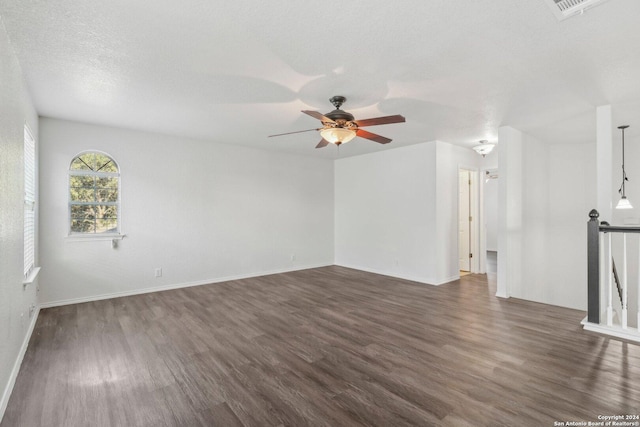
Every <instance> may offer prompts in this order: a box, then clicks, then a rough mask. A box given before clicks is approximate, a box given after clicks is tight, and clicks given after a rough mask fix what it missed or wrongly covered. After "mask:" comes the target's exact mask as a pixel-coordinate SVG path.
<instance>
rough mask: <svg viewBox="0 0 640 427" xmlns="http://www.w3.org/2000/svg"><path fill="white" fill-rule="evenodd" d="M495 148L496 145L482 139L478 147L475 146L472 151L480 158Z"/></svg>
mask: <svg viewBox="0 0 640 427" xmlns="http://www.w3.org/2000/svg"><path fill="white" fill-rule="evenodd" d="M495 146H496V144H491V143H489V141H487V140H486V139H483V140H482V141H480V144H479V145H476V146H475V147H473V150H474V151H475V152H476V153H478V154H480V155H481V156H482V157H484V156H486V155H487V154H489V153H490V152H492V151H493V149H494V148H495Z"/></svg>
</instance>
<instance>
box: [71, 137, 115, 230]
mask: <svg viewBox="0 0 640 427" xmlns="http://www.w3.org/2000/svg"><path fill="white" fill-rule="evenodd" d="M91 153H96V154H101V155H103V156H106V157H108V158H110V159H111V161H112V162H113V164H114V165H115V166H116V168H117V170H118V172H94V171H83V170H71V165H72V164H73V161H74V160H75V159H76V158H78V157H80V156H82V155H84V154H91ZM81 175H84V176H96V177H99V178H100V177H104V178H118V199H117V200H116V201H115V202H100V203H97V202H95V203H94V202H91V203H87V202H77V201H73V200H71V176H81ZM67 198H68V203H67V208H68V212H67V227H68V228H67V230H68V235H67V236H68V237H69V238H72V239H77V240H83V241H84V240H117V239H123V238H124V237H125V235H124V234H122V210H121V207H122V205H121V203H120V201H121V198H122V180H121V175H120V165H119V164H118V162H117V161H116V159H115V158H114V157H113V156H112V155H111V154H109V153H106V152H104V151H100V150H85V151H81V152H80V153H78V154H76V155H75V156H73V158H72V159H71V161H70V162H69V169H68V179H67ZM92 203H93V204H96V205H98V204H100V205H112V206H116V207H117V218H116V224H117V225H116V231H115V232H111V233H81V232H74V231H71V206H73V205H91V204H92Z"/></svg>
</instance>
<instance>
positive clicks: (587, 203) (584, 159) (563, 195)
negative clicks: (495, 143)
mask: <svg viewBox="0 0 640 427" xmlns="http://www.w3.org/2000/svg"><path fill="white" fill-rule="evenodd" d="M499 147H500V150H502V151H501V157H500V165H501V166H500V178H499V181H500V183H499V184H500V188H499V191H500V194H499V197H500V200H501V203H500V208H499V209H500V219H499V221H500V236H499V238H498V240H499V241H498V245H499V249H498V254H499V261H498V292H499V295H500V296H512V297H516V298H522V299H527V300H531V301H537V302H542V303H546V304H552V305H559V306H563V307H570V308H576V309H581V310H585V309H586V303H587V301H586V283H587V278H586V274H587V264H586V222H587V220H588V212H589V210H590V209H591V208H592V207H593V206H595V204H596V202H597V200H596V177H595V173H594V171H595V167H596V156H595V153H596V148H595V143H593V142H586V143H584V144H555V143H547V142H544V141H540V140H537V139H535V138H533V137H531V136H529V135H527V134H524V133H522V132H519V131H517V130H515V129H512V128H501V129H500V145H499ZM503 158H504V162H503ZM503 201H504V202H503ZM501 291H502V292H504V294H500V292H501Z"/></svg>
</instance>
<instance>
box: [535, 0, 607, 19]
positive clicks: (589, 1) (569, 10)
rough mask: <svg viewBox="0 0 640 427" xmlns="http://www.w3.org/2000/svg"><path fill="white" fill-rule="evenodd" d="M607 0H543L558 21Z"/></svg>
mask: <svg viewBox="0 0 640 427" xmlns="http://www.w3.org/2000/svg"><path fill="white" fill-rule="evenodd" d="M606 1H607V0H545V2H546V3H547V4H548V5H549V7H550V8H551V10H553V13H554V14H555V15H556V18H558V20H559V21H562V20H563V19H567V18H570V17H572V16H574V15H577V14H579V13H582V12H583V11H585V10H586V9H589V8H591V7H594V6H597V5H599V4H602V3H604V2H606Z"/></svg>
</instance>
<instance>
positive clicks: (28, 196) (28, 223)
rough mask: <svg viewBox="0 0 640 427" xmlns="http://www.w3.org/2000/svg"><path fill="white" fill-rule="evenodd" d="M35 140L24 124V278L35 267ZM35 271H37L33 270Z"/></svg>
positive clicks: (30, 273)
mask: <svg viewBox="0 0 640 427" xmlns="http://www.w3.org/2000/svg"><path fill="white" fill-rule="evenodd" d="M36 191H37V182H36V141H35V138H34V137H33V134H32V133H31V130H30V129H29V126H27V125H26V124H25V125H24V227H23V228H24V267H23V273H24V279H25V281H27V280H28V279H29V277H30V276H31V275H32V273H34V271H35V269H36V209H37V206H36ZM35 273H37V272H35Z"/></svg>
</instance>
